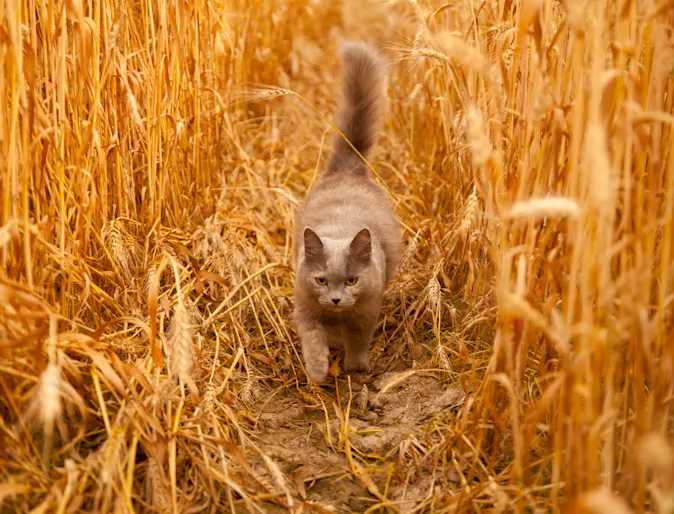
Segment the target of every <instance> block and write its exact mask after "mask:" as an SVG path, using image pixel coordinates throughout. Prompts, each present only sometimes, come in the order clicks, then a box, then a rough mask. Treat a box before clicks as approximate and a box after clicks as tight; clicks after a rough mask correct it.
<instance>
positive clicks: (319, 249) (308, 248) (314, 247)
mask: <svg viewBox="0 0 674 514" xmlns="http://www.w3.org/2000/svg"><path fill="white" fill-rule="evenodd" d="M304 258H305V259H306V261H307V264H308V265H309V266H318V265H320V264H324V262H325V253H324V252H323V242H322V241H321V238H320V237H318V234H316V232H314V231H313V230H311V229H310V228H309V227H306V228H305V229H304Z"/></svg>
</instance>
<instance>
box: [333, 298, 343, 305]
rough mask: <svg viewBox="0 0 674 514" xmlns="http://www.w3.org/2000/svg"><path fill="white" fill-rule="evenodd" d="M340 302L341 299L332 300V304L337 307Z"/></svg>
mask: <svg viewBox="0 0 674 514" xmlns="http://www.w3.org/2000/svg"><path fill="white" fill-rule="evenodd" d="M340 300H341V298H333V299H332V303H334V304H335V305H337V304H338V303H339V301H340Z"/></svg>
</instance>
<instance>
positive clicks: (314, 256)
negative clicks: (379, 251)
mask: <svg viewBox="0 0 674 514" xmlns="http://www.w3.org/2000/svg"><path fill="white" fill-rule="evenodd" d="M304 259H305V264H306V266H304V267H303V268H302V270H301V271H300V273H301V274H300V276H299V278H300V280H301V281H302V282H303V285H304V288H305V290H306V291H308V292H309V293H310V294H311V295H312V296H313V297H314V298H315V299H316V301H317V302H318V303H319V304H320V305H321V307H323V308H325V309H329V310H334V311H335V312H339V311H344V310H348V309H350V308H352V307H354V306H355V305H356V304H357V303H358V301H359V300H362V299H365V298H367V297H369V296H370V295H372V294H375V293H377V292H378V291H377V287H378V282H379V281H378V280H377V270H376V268H375V267H374V265H373V263H372V238H371V234H370V231H369V230H368V229H366V228H364V229H362V230H361V231H360V232H358V234H356V236H355V237H354V238H353V239H351V240H348V239H347V240H345V239H329V238H323V239H321V238H320V237H319V236H318V235H317V234H316V233H315V232H314V231H313V230H311V229H310V228H306V229H305V230H304Z"/></svg>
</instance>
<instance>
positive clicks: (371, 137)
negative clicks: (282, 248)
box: [294, 42, 402, 383]
mask: <svg viewBox="0 0 674 514" xmlns="http://www.w3.org/2000/svg"><path fill="white" fill-rule="evenodd" d="M342 58H343V62H344V98H343V100H342V105H341V108H340V112H339V114H338V117H337V118H338V122H337V124H338V127H339V129H340V130H341V131H342V133H343V134H344V135H345V136H346V137H347V138H349V140H350V141H351V142H352V144H353V145H354V146H355V147H356V149H357V150H358V151H359V152H360V153H361V154H362V155H363V157H366V156H367V154H368V153H369V151H370V149H371V147H372V146H373V144H374V141H375V136H376V124H377V123H378V117H379V114H380V110H381V107H380V103H381V95H382V94H383V92H382V89H383V88H382V85H383V81H382V75H381V63H380V60H379V57H378V55H377V54H376V53H375V52H374V50H373V49H372V48H371V47H369V46H367V45H365V44H364V43H362V42H355V43H347V44H345V45H344V47H343V48H342ZM294 239H295V257H296V264H297V269H296V280H295V312H294V318H295V324H296V328H297V331H298V334H299V338H300V343H301V347H302V354H303V357H304V361H305V364H306V369H307V373H308V375H309V378H311V379H312V380H313V381H315V382H318V383H321V382H323V381H324V380H325V378H326V376H327V371H328V348H329V347H343V348H344V350H345V359H344V364H345V369H346V370H347V371H366V370H368V368H369V363H368V351H369V347H370V342H371V340H372V335H373V333H374V329H375V326H376V323H377V319H378V317H379V312H380V309H381V303H382V297H383V293H384V289H385V288H386V286H387V285H388V283H389V281H390V280H391V278H392V277H393V274H394V273H395V270H396V267H397V265H398V261H399V255H400V248H401V244H402V240H401V234H400V227H399V225H398V222H397V221H396V219H395V215H394V212H393V208H392V205H391V203H390V201H389V199H388V197H387V196H386V194H385V192H384V191H383V190H382V189H381V188H380V187H379V186H378V185H377V184H375V183H374V181H373V180H372V179H371V177H370V176H369V174H368V170H367V168H366V167H365V166H364V165H363V163H362V161H361V160H360V158H359V157H358V156H357V155H356V154H355V153H354V152H353V150H352V149H351V148H350V147H349V146H348V145H347V144H346V143H345V142H344V141H343V140H341V139H340V138H338V139H337V140H336V142H335V145H334V148H333V155H332V157H331V159H330V162H329V164H328V169H327V171H326V173H324V174H323V175H322V176H321V177H320V178H319V180H318V181H317V183H316V184H315V186H314V187H313V188H312V190H311V192H310V193H309V194H308V196H307V198H306V200H305V202H304V205H303V207H302V209H301V210H300V212H299V213H298V216H297V219H296V223H295V233H294ZM352 278H356V279H357V280H356V282H355V283H353V284H352V283H349V279H352ZM324 280H325V281H326V282H323V281H324ZM319 281H320V283H319Z"/></svg>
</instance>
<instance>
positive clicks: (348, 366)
mask: <svg viewBox="0 0 674 514" xmlns="http://www.w3.org/2000/svg"><path fill="white" fill-rule="evenodd" d="M369 369H370V365H369V363H368V358H367V352H363V353H356V354H354V353H347V354H346V355H345V356H344V371H353V372H356V373H363V372H366V371H368V370H369Z"/></svg>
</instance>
